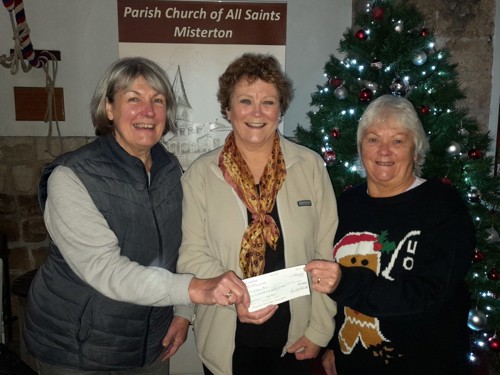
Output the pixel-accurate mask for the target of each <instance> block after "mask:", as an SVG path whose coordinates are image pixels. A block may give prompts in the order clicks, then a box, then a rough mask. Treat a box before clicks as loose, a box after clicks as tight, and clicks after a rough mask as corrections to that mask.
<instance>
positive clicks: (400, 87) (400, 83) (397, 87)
mask: <svg viewBox="0 0 500 375" xmlns="http://www.w3.org/2000/svg"><path fill="white" fill-rule="evenodd" d="M389 89H390V90H391V93H392V95H399V96H405V95H406V94H407V93H408V89H409V87H408V84H407V83H406V82H405V81H404V80H403V79H401V78H399V77H398V78H395V79H394V80H393V81H392V83H391V85H390V86H389Z"/></svg>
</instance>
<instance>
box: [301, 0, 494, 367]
mask: <svg viewBox="0 0 500 375" xmlns="http://www.w3.org/2000/svg"><path fill="white" fill-rule="evenodd" d="M355 24H356V25H357V26H355V27H352V28H350V29H348V30H347V31H346V32H345V33H344V34H343V38H342V39H341V41H340V44H339V48H338V52H339V53H340V55H341V56H342V57H341V58H336V57H335V56H333V55H331V56H330V59H329V60H328V61H327V62H326V64H325V67H324V73H325V76H324V82H323V84H322V85H320V86H318V87H317V91H315V92H314V93H313V94H312V95H311V107H312V108H313V109H312V110H311V111H310V112H309V113H308V118H309V121H310V124H309V126H308V127H307V128H306V127H304V126H301V125H299V126H298V127H297V128H296V129H295V136H296V138H297V140H298V142H299V143H301V144H303V145H305V146H307V147H309V148H311V149H313V150H315V151H317V152H318V153H319V154H320V155H322V156H323V158H324V160H325V163H326V165H327V169H328V172H329V175H330V178H331V180H332V183H333V185H334V189H335V193H336V195H337V196H338V195H340V194H341V193H342V191H343V190H345V189H348V188H349V187H350V186H353V185H355V184H358V183H360V182H361V181H363V179H364V175H363V172H362V168H360V161H359V157H358V153H357V147H356V131H357V123H358V120H359V118H360V116H361V115H362V114H363V111H364V109H365V108H366V106H367V105H368V104H369V103H370V102H371V101H372V100H373V99H375V98H376V97H378V96H380V95H383V94H392V95H400V96H404V97H406V98H407V99H409V100H410V101H411V102H412V103H413V104H414V106H415V109H416V110H417V113H418V114H419V117H420V120H421V121H422V124H423V126H424V128H425V130H426V133H427V134H428V137H429V141H430V144H431V149H430V151H429V153H428V154H427V158H426V163H425V165H424V168H423V172H422V176H423V177H424V178H426V177H438V178H440V179H441V180H442V182H443V183H448V184H453V185H454V186H455V187H456V188H457V189H458V190H459V191H460V192H461V193H462V195H463V198H464V200H465V201H466V202H467V203H468V206H469V208H470V212H471V216H472V218H473V220H474V222H475V226H476V232H477V235H476V236H477V249H476V251H475V255H474V262H473V264H472V268H471V271H470V272H469V275H468V277H467V282H468V285H469V287H470V292H471V297H472V301H471V302H472V308H471V311H470V314H469V322H468V325H469V328H470V329H471V332H472V335H473V341H472V342H471V356H470V359H471V362H474V361H475V360H477V358H478V351H479V352H484V351H486V352H488V353H489V354H492V355H493V357H494V356H496V357H497V358H498V355H499V353H500V339H499V337H500V238H499V234H498V233H499V231H500V213H499V212H498V210H499V204H500V181H499V178H498V177H495V176H494V175H493V157H492V156H491V155H490V153H489V151H491V150H490V147H491V143H492V140H491V139H490V137H489V134H488V133H486V132H484V131H482V130H481V129H480V126H479V124H478V122H477V121H476V120H475V119H474V118H472V117H471V116H470V115H469V111H468V109H467V108H464V107H463V106H461V101H462V99H465V94H464V92H462V90H461V87H460V83H459V81H458V73H457V71H456V64H453V63H450V52H449V51H448V50H446V49H445V48H442V49H440V48H438V47H437V45H436V40H435V38H434V34H433V32H432V30H430V29H429V28H428V27H427V26H426V24H425V19H424V17H423V16H422V14H421V13H420V12H419V11H418V10H417V9H416V7H415V6H414V5H411V4H409V3H408V2H407V1H404V0H403V1H397V2H396V1H393V0H385V1H382V0H375V1H370V2H368V3H367V5H366V8H365V9H364V10H363V11H361V12H360V13H359V14H357V15H356V20H355ZM479 354H481V353H479Z"/></svg>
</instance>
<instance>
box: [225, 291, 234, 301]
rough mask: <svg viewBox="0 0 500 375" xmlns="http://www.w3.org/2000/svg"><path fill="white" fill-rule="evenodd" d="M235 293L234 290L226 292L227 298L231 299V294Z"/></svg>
mask: <svg viewBox="0 0 500 375" xmlns="http://www.w3.org/2000/svg"><path fill="white" fill-rule="evenodd" d="M232 295H233V292H232V291H229V292H227V293H226V294H225V296H226V298H227V299H229V298H231V296H232Z"/></svg>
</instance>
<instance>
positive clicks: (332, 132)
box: [330, 128, 340, 139]
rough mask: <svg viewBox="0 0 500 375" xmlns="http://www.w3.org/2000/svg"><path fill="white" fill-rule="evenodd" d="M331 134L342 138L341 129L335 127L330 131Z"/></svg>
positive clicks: (336, 137)
mask: <svg viewBox="0 0 500 375" xmlns="http://www.w3.org/2000/svg"><path fill="white" fill-rule="evenodd" d="M330 135H331V136H332V137H333V138H335V139H340V129H339V128H333V129H332V131H331V132H330Z"/></svg>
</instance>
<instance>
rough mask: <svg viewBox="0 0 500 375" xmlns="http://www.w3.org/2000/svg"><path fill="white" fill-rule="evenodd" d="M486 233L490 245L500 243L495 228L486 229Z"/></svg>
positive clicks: (499, 237)
mask: <svg viewBox="0 0 500 375" xmlns="http://www.w3.org/2000/svg"><path fill="white" fill-rule="evenodd" d="M486 232H487V233H488V236H487V237H486V242H488V243H495V242H498V241H500V236H499V235H498V232H497V231H496V229H495V228H493V227H491V228H488V229H486Z"/></svg>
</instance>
